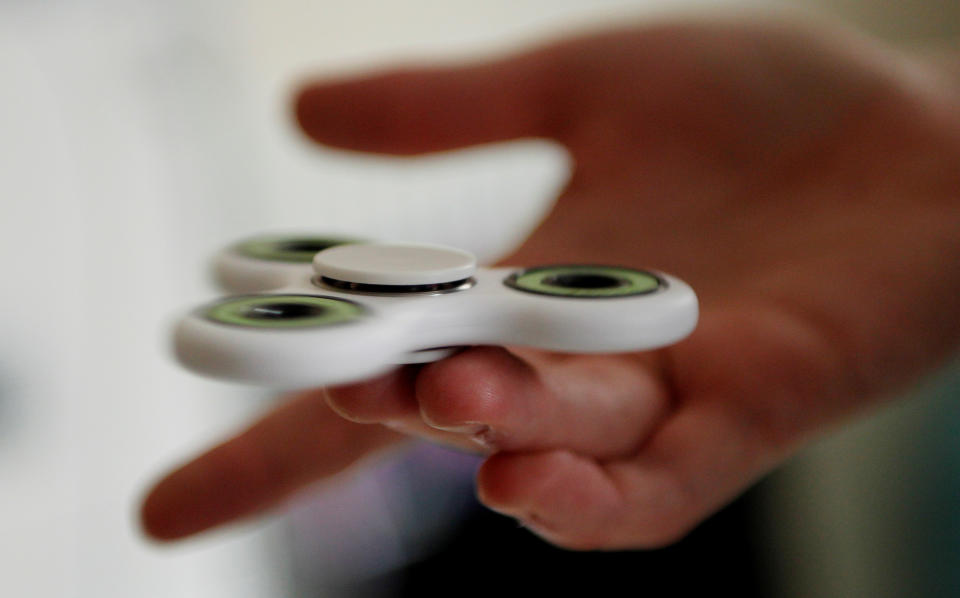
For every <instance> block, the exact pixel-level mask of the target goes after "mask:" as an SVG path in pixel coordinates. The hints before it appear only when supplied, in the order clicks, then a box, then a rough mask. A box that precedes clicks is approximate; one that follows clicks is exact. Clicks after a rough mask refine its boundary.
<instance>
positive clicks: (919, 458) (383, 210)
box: [0, 0, 960, 598]
mask: <svg viewBox="0 0 960 598" xmlns="http://www.w3.org/2000/svg"><path fill="white" fill-rule="evenodd" d="M770 3H771V4H772V1H771V2H770ZM798 3H799V2H798ZM807 4H808V5H810V6H815V7H817V8H820V9H822V10H825V11H828V12H833V13H835V14H837V15H839V16H840V17H841V18H844V19H846V20H848V21H850V22H852V23H855V24H857V25H859V26H861V27H864V28H866V29H867V30H870V31H872V32H874V33H876V34H878V35H881V36H884V37H887V38H889V39H892V40H896V41H897V42H899V43H903V44H910V45H914V46H921V45H925V44H931V43H935V42H937V41H942V40H949V39H954V38H956V36H958V35H960V3H957V2H956V0H928V1H922V0H915V1H910V2H906V1H903V0H899V1H898V0H875V1H872V2H871V1H869V0H816V1H811V2H809V3H807ZM756 6H757V5H754V7H752V8H748V7H746V6H743V5H742V4H739V3H734V2H732V1H723V0H713V1H707V0H703V1H700V2H683V3H676V2H666V0H633V1H627V0H617V1H615V0H549V1H547V0H483V1H479V0H446V1H444V2H432V1H428V0H405V1H398V2H378V1H375V0H353V1H352V2H349V3H348V2H332V1H327V0H315V1H309V0H275V1H272V2H253V1H233V2H228V1H227V0H206V1H202V2H187V1H183V0H168V1H166V2H159V1H155V0H154V1H150V2H147V1H144V0H45V1H43V2H31V1H27V0H0V256H2V257H0V268H2V272H3V275H2V277H0V290H2V293H0V596H33V597H43V598H46V597H51V598H52V597H54V596H56V597H64V596H67V597H74V596H76V597H87V596H96V597H98V598H110V597H114V596H117V597H120V596H123V597H128V596H140V597H151V596H198V597H199V596H203V597H207V598H211V597H217V596H224V597H227V596H229V597H231V598H243V597H246V596H277V597H286V596H318V597H319V596H354V595H356V596H381V595H382V596H391V595H398V594H399V593H400V591H401V588H404V587H406V588H408V589H409V588H410V587H415V580H417V579H421V578H423V579H428V580H430V579H435V577H431V575H432V573H431V572H432V571H435V569H431V567H448V569H447V570H448V571H456V570H457V569H456V563H451V562H450V559H456V560H457V561H458V562H459V563H460V565H461V566H462V565H463V563H467V564H470V563H476V562H477V559H484V560H483V562H484V563H485V568H487V569H489V568H495V567H497V566H498V563H500V562H502V563H504V564H503V566H504V567H507V566H508V565H509V566H510V567H514V568H516V567H517V566H518V563H519V565H520V567H521V568H520V569H519V570H526V571H527V572H528V573H529V572H531V571H539V569H536V568H535V567H534V560H535V559H541V558H542V559H543V562H545V563H548V564H549V563H552V565H550V566H552V567H553V568H554V570H556V564H557V563H559V562H563V563H569V564H570V567H573V568H574V569H576V568H578V567H579V568H580V570H581V571H582V572H585V573H591V572H594V571H606V569H604V568H605V567H610V568H616V567H620V568H621V569H626V570H629V571H632V572H633V576H634V578H635V579H638V583H640V584H641V585H640V586H638V587H643V585H642V584H643V583H644V581H643V580H644V577H639V578H638V577H637V575H636V571H638V570H641V569H642V568H643V567H647V568H648V569H650V570H659V571H660V572H661V575H662V576H670V575H686V576H690V575H691V574H693V576H694V577H695V576H696V575H697V574H698V573H699V574H702V573H703V572H710V574H711V576H712V577H710V578H709V579H707V580H705V582H706V583H709V586H705V587H712V588H714V589H716V588H721V587H727V588H728V589H731V588H732V589H736V590H737V591H738V593H739V595H741V596H751V595H756V596H784V597H801V596H848V597H861V596H862V597H870V598H882V597H894V596H896V597H899V596H923V597H941V596H943V597H947V596H960V504H958V499H960V433H958V431H960V400H958V398H960V373H958V372H956V371H953V372H946V373H945V374H943V375H942V376H940V377H939V378H937V379H935V380H932V381H930V382H929V383H927V384H926V385H924V387H923V388H920V389H917V390H916V391H915V393H914V394H915V395H916V396H915V397H913V400H911V401H905V402H900V403H898V404H896V405H895V406H893V407H891V408H888V409H886V410H885V411H883V412H881V413H879V414H877V415H876V416H874V417H871V418H869V419H867V420H864V421H862V422H860V423H858V424H856V425H855V426H853V427H850V428H847V429H845V430H843V431H841V432H839V433H837V434H835V435H833V436H831V437H829V438H827V439H825V440H823V441H822V442H820V443H818V444H816V445H815V446H813V447H811V448H810V449H809V450H807V451H805V452H804V453H803V454H802V455H800V456H799V457H797V458H796V459H795V460H794V461H792V462H791V463H790V464H788V466H787V467H785V468H783V469H782V470H780V471H779V472H777V473H776V474H774V475H773V476H772V477H771V478H770V479H769V480H767V481H765V482H764V483H763V484H761V486H760V487H759V488H758V489H757V490H756V491H754V492H751V493H750V494H749V495H748V497H747V498H746V499H745V500H744V501H741V502H739V503H736V504H735V505H733V506H732V507H731V508H730V509H728V510H727V511H726V512H725V513H724V514H721V516H719V517H718V518H717V519H716V520H714V521H711V522H708V524H706V525H705V526H704V528H703V530H702V531H698V532H697V533H695V534H694V537H692V538H691V540H690V541H688V542H687V543H685V544H684V545H683V546H681V547H678V548H674V549H668V550H667V551H657V552H656V553H648V554H638V553H626V554H619V555H613V556H610V557H609V558H608V559H607V560H606V561H603V562H600V561H599V560H597V559H596V558H594V557H582V558H580V557H577V558H573V559H571V555H570V554H568V553H564V554H562V555H561V554H559V551H556V552H551V551H550V550H549V549H548V548H546V547H544V546H542V542H539V541H538V540H535V539H534V538H533V537H532V536H530V535H529V534H527V533H526V532H524V531H523V530H518V529H516V524H514V523H512V522H509V521H506V520H503V521H499V520H497V519H484V518H486V517H493V516H490V515H486V514H482V512H480V511H479V510H478V508H477V506H476V503H475V502H474V500H473V498H472V494H471V492H472V471H473V468H474V467H475V465H476V462H475V461H474V460H473V458H471V457H468V456H465V455H460V454H457V453H452V452H448V451H444V450H441V449H438V448H435V447H430V446H427V445H415V446H412V447H411V448H410V449H409V450H408V451H406V452H403V453H399V454H397V455H395V456H392V457H390V458H389V459H386V460H384V461H382V462H380V463H378V464H377V465H376V466H375V467H374V468H372V469H370V470H366V471H362V472H355V473H353V474H350V475H348V476H345V477H344V478H343V479H340V480H338V481H337V483H336V484H326V485H325V486H324V487H320V488H317V489H316V490H312V491H308V492H307V493H304V495H302V496H300V497H298V498H297V499H295V500H294V501H292V502H291V504H290V505H289V506H288V507H287V508H286V509H285V510H284V511H283V512H282V513H280V514H278V515H276V516H273V517H269V518H266V519H264V520H260V521H257V522H255V523H251V524H246V525H242V526H237V527H232V528H229V529H227V530H224V531H220V532H215V533H212V534H208V535H205V536H203V537H201V538H198V539H195V540H190V541H188V542H185V543H182V544H177V545H174V546H157V545H154V544H151V543H150V542H149V541H147V540H145V539H144V538H143V537H141V536H140V533H139V531H138V529H137V526H136V520H135V512H136V508H137V505H138V502H139V499H140V497H141V493H142V492H143V491H144V489H145V487H146V485H147V484H148V483H149V482H150V481H151V479H152V478H153V477H154V476H156V475H159V473H160V472H162V471H163V470H164V469H165V468H167V467H169V466H171V465H172V464H174V463H176V462H178V461H179V460H181V459H183V458H186V457H187V456H189V455H191V454H192V453H193V452H195V451H197V450H199V449H200V448H202V447H203V446H206V445H207V444H209V443H210V442H212V441H213V440H215V439H217V438H219V437H220V436H222V435H224V434H226V433H228V432H230V431H231V430H233V429H234V428H236V427H237V426H239V425H241V424H242V422H245V421H247V420H248V419H249V418H251V417H252V416H253V415H255V414H256V413H258V412H260V411H262V410H264V409H265V408H267V406H268V404H269V400H270V397H268V396H266V394H265V393H263V392H260V391H255V390H250V389H245V388H240V387H236V386H230V385H226V384H221V383H216V382H210V381H206V380H202V379H199V378H196V377H193V376H192V375H189V374H187V373H186V372H183V371H181V370H180V369H178V368H177V367H176V366H175V365H174V364H173V363H172V360H171V358H170V356H169V354H168V349H167V345H166V340H167V331H168V327H169V325H170V322H171V319H172V318H173V317H174V316H175V314H176V312H177V310H178V309H180V308H182V307H183V306H186V305H190V304H192V303H195V302H197V301H202V300H206V299H208V298H209V297H211V296H212V295H213V294H214V290H213V289H212V287H211V286H210V284H209V282H208V280H207V277H206V274H207V273H206V271H205V269H204V264H205V263H206V260H207V258H208V257H209V256H210V255H211V254H212V253H213V252H214V251H216V250H217V249H219V248H220V247H222V246H223V245H225V244H227V243H229V242H231V241H234V240H236V239H238V238H242V237H245V236H250V235H253V234H259V233H261V232H266V231H290V230H293V231H310V230H313V231H318V232H321V233H345V234H354V235H361V236H364V237H370V238H381V239H402V240H414V241H431V242H439V243H448V244H455V245H459V246H462V247H465V248H468V249H471V250H473V251H474V252H475V253H477V254H478V256H480V257H481V259H484V260H492V259H494V258H495V257H496V256H497V255H499V254H502V253H504V252H506V251H507V250H509V249H510V248H511V247H513V246H514V245H515V244H517V243H519V242H520V240H522V238H523V236H524V235H525V234H526V233H527V232H528V231H529V230H530V228H531V227H532V226H534V225H535V224H536V222H537V220H538V219H539V218H540V217H541V216H542V214H543V213H545V211H546V210H548V209H549V206H550V202H551V200H552V199H553V198H554V196H555V195H556V193H557V192H558V190H559V189H560V188H561V187H562V185H563V183H564V181H565V180H566V177H567V175H568V169H569V167H570V164H569V160H568V159H567V156H566V154H565V153H564V152H563V150H562V149H561V148H559V147H557V146H555V145H552V144H549V143H546V142H534V141H524V142H517V143H510V144H503V145H500V146H497V147H487V148H482V149H476V150H468V151H463V152H456V153H453V154H447V155H443V156H437V157H430V158H424V159H416V160H397V159H385V158H370V157H359V156H356V155H350V154H343V153H338V152H334V151H330V150H325V149H320V148H316V147H313V146H310V145H309V144H308V143H307V142H306V141H305V140H304V139H303V138H302V137H301V136H300V135H299V134H298V133H297V132H296V131H295V130H294V127H293V125H292V122H291V119H290V115H289V98H290V93H291V90H292V89H293V87H294V86H295V84H296V82H297V81H302V80H304V78H305V77H307V76H321V75H332V74H339V73H344V72H352V71H355V70H362V69H367V68H373V67H377V66H381V65H383V64H395V63H398V62H408V61H414V60H432V59H436V58H437V57H442V58H443V59H444V60H450V59H451V58H456V57H459V56H463V57H468V56H472V55H476V54H483V53H491V52H503V51H506V50H509V49H510V48H513V47H518V46H520V47H522V46H524V45H526V44H529V43H531V42H533V41H536V40H542V39H548V38H552V37H557V36H560V35H562V34H563V33H565V32H571V31H576V30H577V29H581V28H585V27H592V26H596V25H599V24H603V23H605V22H622V21H623V19H625V18H629V19H636V20H638V21H639V20H642V19H645V18H655V17H657V16H659V15H662V14H663V13H664V12H665V11H694V12H698V11H703V10H718V9H719V10H727V11H747V10H753V9H754V8H755V7H756ZM761 6H762V4H761ZM478 522H479V523H478ZM500 528H503V529H502V534H504V535H503V536H499V537H501V538H512V539H511V540H508V541H507V542H506V543H504V542H503V541H502V540H498V539H497V536H495V535H491V534H492V533H493V531H496V530H498V529H500ZM478 529H482V530H483V531H484V532H487V535H486V536H479V537H483V538H486V539H485V540H482V541H481V542H480V543H478V542H477V541H472V542H473V549H474V552H473V553H471V552H469V551H464V550H465V549H464V548H463V542H462V541H461V542H460V543H459V544H458V538H463V537H471V536H470V534H471V533H473V534H476V533H477V530H478ZM471 530H472V531H471ZM492 530H493V531H492ZM497 533H501V532H499V531H497ZM473 537H478V536H473ZM482 542H490V544H483V543H482ZM498 542H499V543H498ZM435 554H439V555H441V556H440V557H431V555H435ZM443 555H447V559H448V561H446V562H445V561H443V560H442V556H443ZM537 555H540V556H537ZM438 558H439V559H441V560H437V559H438ZM497 558H500V559H502V561H497V560H496V559H497ZM558 559H563V560H558ZM644 559H645V560H644ZM538 562H539V561H538ZM431 563H432V564H431ZM641 563H646V564H641ZM678 563H682V565H683V566H680V565H678ZM592 567H593V568H592ZM638 567H640V568H641V569H638ZM548 570H549V569H544V571H548ZM611 570H612V569H611ZM418 576H419V577H418ZM485 576H486V573H484V574H483V577H482V578H480V579H478V576H477V572H476V571H475V572H474V573H473V576H472V577H469V578H464V580H465V581H466V582H468V583H480V582H482V580H483V579H486V577H485ZM412 580H413V581H412ZM411 584H413V585H411ZM419 595H428V594H427V593H426V592H421V593H420V594H419Z"/></svg>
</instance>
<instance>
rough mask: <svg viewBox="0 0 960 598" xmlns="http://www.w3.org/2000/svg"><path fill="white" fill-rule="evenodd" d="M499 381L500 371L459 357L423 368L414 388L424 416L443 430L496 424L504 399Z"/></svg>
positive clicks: (434, 425)
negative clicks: (468, 425)
mask: <svg viewBox="0 0 960 598" xmlns="http://www.w3.org/2000/svg"><path fill="white" fill-rule="evenodd" d="M497 381H498V376H497V372H495V371H494V372H490V371H489V368H488V367H486V366H484V365H481V364H477V363H467V362H465V361H458V360H457V358H456V357H454V358H452V359H451V360H449V361H448V362H445V363H444V362H441V363H437V364H435V365H434V366H433V367H427V368H424V370H423V371H422V372H421V373H420V376H419V377H418V378H417V382H416V389H415V393H416V397H417V402H418V403H419V405H420V413H421V416H422V417H423V420H424V421H425V422H426V423H427V424H429V425H431V426H433V427H436V428H441V429H443V428H450V427H457V426H460V425H463V424H479V423H484V424H489V423H496V422H497V421H498V419H499V415H500V413H501V412H502V410H503V402H504V401H503V398H504V397H503V393H502V392H501V389H500V388H499V384H498V382H497Z"/></svg>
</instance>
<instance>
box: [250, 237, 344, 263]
mask: <svg viewBox="0 0 960 598" xmlns="http://www.w3.org/2000/svg"><path fill="white" fill-rule="evenodd" d="M359 242H360V241H359V240H357V239H348V238H339V237H311V236H296V237H279V236H278V237H258V238H256V239H250V240H248V241H244V242H242V243H240V244H238V245H237V246H236V250H237V251H238V252H239V253H241V254H243V255H245V256H247V257H252V258H254V259H258V260H269V261H272V262H296V263H304V264H306V263H310V261H311V260H313V256H314V255H315V254H316V253H317V252H318V251H323V250H324V249H328V248H330V247H333V246H335V245H345V244H347V243H359Z"/></svg>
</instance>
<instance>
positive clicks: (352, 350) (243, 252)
mask: <svg viewBox="0 0 960 598" xmlns="http://www.w3.org/2000/svg"><path fill="white" fill-rule="evenodd" d="M214 271H215V274H216V277H217V279H218V282H219V283H220V285H221V286H222V287H223V289H224V290H225V291H227V292H229V293H234V295H232V296H229V297H226V298H224V299H220V300H218V301H215V302H213V303H210V304H208V305H205V306H202V307H200V308H198V309H195V310H193V311H192V312H190V313H188V314H187V315H185V316H184V317H183V318H182V319H181V320H180V321H179V322H178V324H177V326H176V330H175V334H174V344H175V351H176V355H177V357H178V359H179V360H180V362H181V363H182V364H183V365H184V366H186V367H187V368H189V369H191V370H193V371H195V372H198V373H200V374H204V375H208V376H213V377H216V378H222V379H227V380H233V381H237V382H245V383H251V384H256V385H261V386H270V387H276V388H299V387H308V386H325V385H332V384H343V383H347V382H354V381H359V380H362V379H365V378H369V377H372V376H375V375H377V374H380V373H383V372H385V371H387V370H389V369H391V368H393V367H396V366H397V365H399V364H410V363H424V362H429V361H435V360H438V359H442V358H443V357H446V356H448V355H451V354H452V353H454V352H455V351H457V350H458V349H459V348H461V347H464V346H470V345H515V346H526V347H536V348H539V349H545V350H549V351H561V352H567V353H613V352H623V351H638V350H644V349H654V348H658V347H663V346H665V345H669V344H671V343H675V342H677V341H679V340H680V339H682V338H684V337H685V336H687V335H688V334H690V332H692V331H693V329H694V327H695V325H696V322H697V312H698V308H697V297H696V295H695V294H694V292H693V290H692V289H691V288H690V287H689V286H688V285H687V284H686V283H684V282H683V281H681V280H679V279H677V278H675V277H673V276H670V275H667V274H663V273H661V272H654V271H646V270H636V269H633V268H624V267H618V266H597V265H587V264H570V265H554V266H536V267H528V268H509V267H507V268H478V267H477V264H476V259H475V258H474V256H473V255H471V254H470V253H469V252H466V251H463V250H460V249H455V248H451V247H442V246H436V245H409V244H407V245H401V244H384V243H365V242H358V241H354V240H350V239H332V238H320V237H283V238H280V237H269V238H257V239H253V240H248V241H246V242H243V243H239V244H237V245H234V246H232V247H230V248H228V249H226V250H225V251H223V252H221V253H220V254H219V255H218V256H217V258H216V260H215V264H214Z"/></svg>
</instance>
